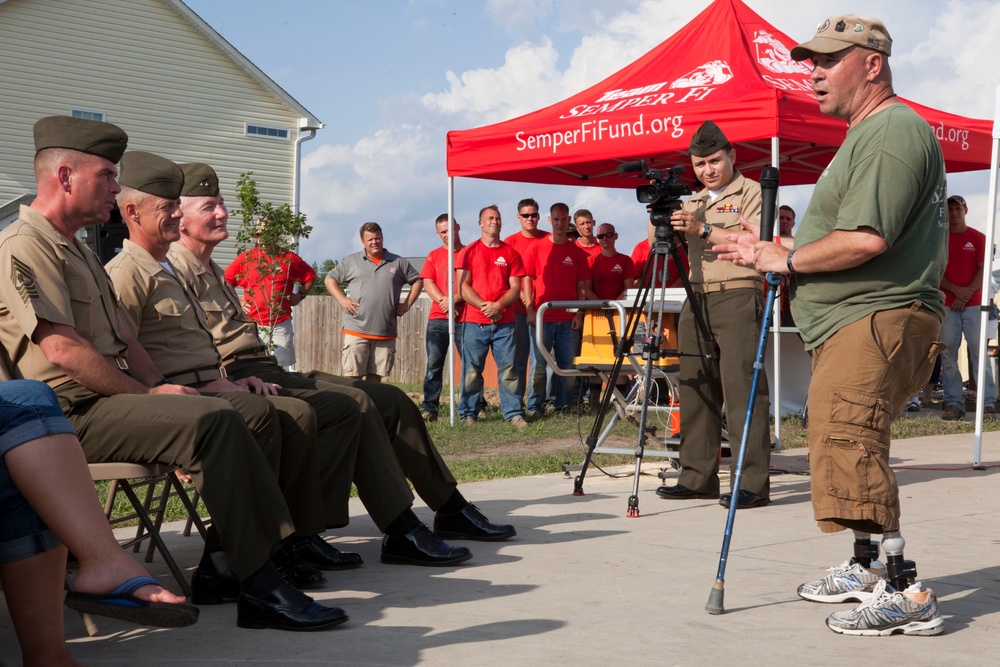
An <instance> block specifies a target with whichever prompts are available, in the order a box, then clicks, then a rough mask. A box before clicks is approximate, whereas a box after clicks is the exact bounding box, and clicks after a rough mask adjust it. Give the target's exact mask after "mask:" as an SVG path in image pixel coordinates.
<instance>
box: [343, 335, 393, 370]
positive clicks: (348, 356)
mask: <svg viewBox="0 0 1000 667" xmlns="http://www.w3.org/2000/svg"><path fill="white" fill-rule="evenodd" d="M395 363H396V339H395V338H393V339H392V340H371V339H370V338H361V337H359V336H352V335H351V334H346V333H345V334H344V347H343V348H342V350H341V353H340V365H341V368H342V371H343V373H344V375H346V376H348V377H364V376H366V375H379V376H381V377H385V376H387V375H388V374H389V372H390V371H392V367H393V365H394V364H395Z"/></svg>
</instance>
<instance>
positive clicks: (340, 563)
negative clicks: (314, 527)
mask: <svg viewBox="0 0 1000 667" xmlns="http://www.w3.org/2000/svg"><path fill="white" fill-rule="evenodd" d="M295 548H296V553H298V555H299V558H301V559H302V560H304V561H305V562H306V564H307V565H311V566H313V567H315V568H316V569H318V570H353V569H354V568H356V567H361V566H362V565H363V564H364V561H363V560H361V556H360V555H359V554H356V553H352V552H350V551H340V550H339V549H336V548H334V547H332V546H330V545H329V544H327V542H326V540H324V539H323V538H322V537H320V536H319V535H311V536H309V537H304V538H302V539H301V540H298V541H297V542H296V543H295Z"/></svg>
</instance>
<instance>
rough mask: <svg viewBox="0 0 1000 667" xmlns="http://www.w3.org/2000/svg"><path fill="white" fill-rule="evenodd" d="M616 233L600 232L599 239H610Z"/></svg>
mask: <svg viewBox="0 0 1000 667" xmlns="http://www.w3.org/2000/svg"><path fill="white" fill-rule="evenodd" d="M614 235H615V233H614V232H608V233H607V234H598V235H597V239H598V240H600V241H603V240H604V239H610V238H611V237H612V236H614Z"/></svg>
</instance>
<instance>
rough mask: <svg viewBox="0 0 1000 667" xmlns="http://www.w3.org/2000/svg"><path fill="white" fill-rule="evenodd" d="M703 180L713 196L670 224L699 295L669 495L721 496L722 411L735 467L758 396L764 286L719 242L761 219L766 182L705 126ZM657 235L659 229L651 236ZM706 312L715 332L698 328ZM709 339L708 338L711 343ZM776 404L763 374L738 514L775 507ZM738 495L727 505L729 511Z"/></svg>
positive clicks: (689, 327) (684, 340)
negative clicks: (718, 249) (721, 251)
mask: <svg viewBox="0 0 1000 667" xmlns="http://www.w3.org/2000/svg"><path fill="white" fill-rule="evenodd" d="M688 152H689V153H690V155H691V164H692V166H693V168H694V173H695V176H696V177H697V178H698V180H699V181H700V182H701V184H702V185H704V186H705V187H704V189H703V190H701V191H700V192H698V193H697V194H695V195H694V196H692V197H691V198H690V199H688V200H687V201H686V202H685V203H684V205H683V207H682V208H681V209H680V210H676V211H674V212H673V214H672V215H671V217H670V224H671V226H672V227H673V229H674V231H676V232H677V233H678V234H681V233H683V234H684V237H685V239H686V240H687V243H688V258H689V260H690V263H691V286H692V291H693V294H692V297H691V298H689V299H688V300H687V302H686V303H685V304H684V307H683V309H682V310H681V314H680V320H679V322H678V325H677V337H678V340H679V347H680V350H679V351H680V402H681V445H680V463H681V468H682V470H681V475H680V478H679V479H678V481H677V484H676V485H674V486H661V487H660V488H658V489H657V490H656V494H657V495H658V496H660V497H661V498H670V499H698V498H719V449H720V447H721V443H722V406H723V403H725V406H726V413H727V414H728V416H729V419H728V430H729V443H730V447H731V448H732V449H733V450H734V451H733V460H734V461H735V460H736V456H737V453H738V452H737V451H736V449H737V447H738V446H739V443H740V442H741V439H742V429H743V421H744V420H743V415H745V414H746V411H747V402H748V401H749V396H750V378H751V377H752V376H753V365H754V361H755V359H756V356H757V350H756V345H757V338H758V335H759V333H760V327H761V321H762V319H763V314H764V301H763V287H762V285H763V279H762V278H761V275H760V274H759V273H757V272H756V271H755V270H754V269H753V268H750V267H741V266H736V265H735V264H733V263H731V262H727V261H724V260H720V259H719V258H718V257H716V255H715V254H714V253H713V252H712V245H713V244H716V243H723V242H725V240H726V234H732V233H739V232H741V231H742V227H740V218H745V219H746V220H748V221H752V222H756V221H757V220H758V219H759V218H760V204H761V196H760V185H758V184H757V183H756V182H754V181H751V180H749V179H747V178H744V177H743V176H742V175H741V174H740V172H739V171H738V170H737V169H736V168H735V165H734V163H735V160H736V151H735V150H734V149H733V146H732V144H731V143H730V142H729V140H728V139H727V138H726V135H725V134H723V132H722V130H720V129H719V126H718V125H716V124H715V123H714V122H712V121H710V120H709V121H705V122H704V123H703V124H702V126H701V127H699V128H698V131H697V132H696V133H695V135H694V137H693V138H692V139H691V144H690V146H689V147H688ZM653 233H654V230H653V228H652V225H650V238H653ZM696 310H697V311H698V312H699V313H700V314H701V317H702V319H703V320H704V322H705V323H706V325H707V329H708V331H707V332H704V333H703V331H702V329H701V328H699V327H698V326H697V320H696V316H695V311H696ZM706 333H707V337H706ZM769 401H770V397H769V393H768V387H767V378H766V377H761V379H760V385H759V387H758V389H757V398H756V404H755V405H754V408H753V417H752V419H751V426H750V429H751V432H750V437H749V438H748V439H747V448H748V449H747V453H746V459H745V461H744V468H743V479H742V483H741V485H740V486H741V488H740V493H739V498H738V499H737V505H736V506H737V508H738V509H745V508H750V507H759V506H762V505H766V504H767V503H768V502H769V493H770V484H769V479H768V468H769V466H770V451H771V450H770V421H769V414H768V405H769ZM731 498H732V494H731V493H725V494H723V495H722V497H721V499H720V501H719V504H721V505H723V506H725V507H729V502H730V499H731Z"/></svg>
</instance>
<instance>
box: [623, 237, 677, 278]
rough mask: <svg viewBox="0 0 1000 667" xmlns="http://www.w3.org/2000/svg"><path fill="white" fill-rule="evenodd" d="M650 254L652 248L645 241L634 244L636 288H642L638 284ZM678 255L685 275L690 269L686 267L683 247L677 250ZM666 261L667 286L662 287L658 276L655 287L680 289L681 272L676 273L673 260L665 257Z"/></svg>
mask: <svg viewBox="0 0 1000 667" xmlns="http://www.w3.org/2000/svg"><path fill="white" fill-rule="evenodd" d="M650 254H652V248H651V247H650V245H649V241H648V240H647V239H643V240H641V241H639V242H638V243H636V244H635V248H633V249H632V263H634V264H635V275H636V287H642V285H641V284H640V283H641V282H642V276H643V274H644V273H645V272H646V264H647V263H648V262H649V256H650ZM678 254H679V255H680V258H681V264H682V265H683V268H682V273H684V274H685V275H687V273H688V271H689V270H690V269H691V267H690V266H689V265H688V259H687V253H686V252H685V250H684V246H681V247H680V248H679V253H678ZM666 260H667V284H666V285H663V284H662V281H661V280H660V276H656V287H681V286H682V285H683V284H684V283H683V281H681V272H678V271H677V267H676V266H675V265H674V260H673V258H671V257H670V256H669V255H667V256H666ZM658 270H660V269H658Z"/></svg>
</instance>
